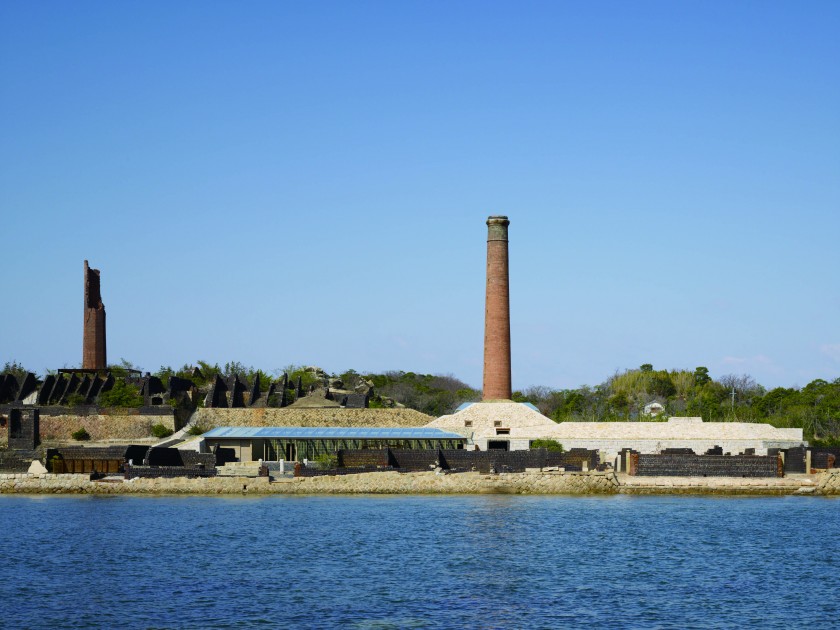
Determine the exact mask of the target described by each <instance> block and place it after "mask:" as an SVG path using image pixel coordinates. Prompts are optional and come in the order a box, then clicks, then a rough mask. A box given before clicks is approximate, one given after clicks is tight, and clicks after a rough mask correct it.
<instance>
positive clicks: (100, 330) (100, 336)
mask: <svg viewBox="0 0 840 630" xmlns="http://www.w3.org/2000/svg"><path fill="white" fill-rule="evenodd" d="M106 367H108V363H107V360H106V358H105V305H104V304H103V303H102V295H101V294H100V292H99V269H91V268H90V267H88V261H85V324H84V337H83V342H82V369H85V370H104V369H105V368H106Z"/></svg>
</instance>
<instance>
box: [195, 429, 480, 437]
mask: <svg viewBox="0 0 840 630" xmlns="http://www.w3.org/2000/svg"><path fill="white" fill-rule="evenodd" d="M204 437H205V438H231V439H237V438H238V439H248V438H269V439H289V440H307V439H320V440H463V439H464V436H463V435H458V434H457V433H451V432H449V431H442V430H441V429H432V428H427V427H419V428H404V427H216V428H215V429H212V430H211V431H208V432H207V433H205V434H204Z"/></svg>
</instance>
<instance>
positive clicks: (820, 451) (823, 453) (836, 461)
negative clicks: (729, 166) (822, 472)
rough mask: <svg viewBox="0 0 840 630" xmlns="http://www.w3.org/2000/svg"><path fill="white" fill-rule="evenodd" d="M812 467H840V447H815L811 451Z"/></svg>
mask: <svg viewBox="0 0 840 630" xmlns="http://www.w3.org/2000/svg"><path fill="white" fill-rule="evenodd" d="M811 468H820V469H824V468H840V448H823V447H820V448H815V449H813V450H812V451H811ZM809 472H810V471H809Z"/></svg>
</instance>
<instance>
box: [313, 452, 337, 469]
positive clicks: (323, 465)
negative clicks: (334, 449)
mask: <svg viewBox="0 0 840 630" xmlns="http://www.w3.org/2000/svg"><path fill="white" fill-rule="evenodd" d="M315 463H316V464H317V465H318V468H320V469H321V470H332V469H333V468H338V455H331V454H329V453H323V454H321V455H318V457H316V458H315Z"/></svg>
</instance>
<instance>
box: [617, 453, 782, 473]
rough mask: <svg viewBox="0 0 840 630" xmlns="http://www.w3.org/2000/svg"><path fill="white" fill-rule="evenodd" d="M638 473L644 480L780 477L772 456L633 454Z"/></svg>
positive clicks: (777, 462)
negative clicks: (645, 478) (662, 477)
mask: <svg viewBox="0 0 840 630" xmlns="http://www.w3.org/2000/svg"><path fill="white" fill-rule="evenodd" d="M633 459H634V460H635V464H636V465H635V471H633V470H631V473H630V474H636V475H639V476H644V477H657V476H665V477H780V476H781V464H780V461H779V459H778V457H774V456H772V455H688V454H676V453H672V454H664V453H663V454H660V455H645V454H638V455H633Z"/></svg>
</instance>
